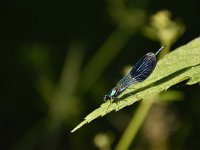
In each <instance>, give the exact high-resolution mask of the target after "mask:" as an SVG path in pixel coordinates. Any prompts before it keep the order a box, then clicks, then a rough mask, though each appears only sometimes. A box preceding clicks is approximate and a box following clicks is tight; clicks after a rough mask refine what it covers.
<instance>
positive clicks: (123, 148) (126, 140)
mask: <svg viewBox="0 0 200 150" xmlns="http://www.w3.org/2000/svg"><path fill="white" fill-rule="evenodd" d="M154 99H155V97H153V98H152V99H147V100H143V101H142V102H141V104H140V105H139V107H138V109H137V111H136V112H135V115H134V116H133V118H132V119H131V121H130V123H129V125H128V127H127V128H126V130H125V132H124V134H123V135H122V137H121V139H120V141H119V143H118V145H117V146H116V148H115V150H127V149H128V148H129V146H130V144H131V143H132V141H133V140H134V138H135V136H136V134H137V132H138V130H139V129H140V127H141V125H142V123H143V121H144V119H145V117H146V116H147V113H148V112H149V110H150V108H151V106H152V104H153V102H154Z"/></svg>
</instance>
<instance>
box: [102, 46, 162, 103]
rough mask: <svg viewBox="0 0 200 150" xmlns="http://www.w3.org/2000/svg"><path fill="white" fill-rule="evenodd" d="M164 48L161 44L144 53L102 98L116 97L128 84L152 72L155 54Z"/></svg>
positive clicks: (136, 81)
mask: <svg viewBox="0 0 200 150" xmlns="http://www.w3.org/2000/svg"><path fill="white" fill-rule="evenodd" d="M163 48H164V46H162V47H161V48H160V49H159V50H158V51H157V52H156V53H152V52H150V53H147V54H146V55H144V56H143V57H142V58H141V59H140V60H139V61H138V62H137V63H136V64H135V65H134V66H133V68H132V69H131V71H130V72H129V73H128V74H127V75H126V76H124V77H123V78H122V79H121V80H120V81H119V82H118V83H117V85H116V86H115V87H114V88H113V89H112V90H111V91H110V92H109V93H108V94H106V95H105V96H104V100H105V101H107V100H109V99H113V100H114V99H116V98H117V96H118V95H119V94H121V93H122V92H123V91H124V90H125V89H127V88H128V87H129V86H130V85H132V84H135V83H138V82H142V81H144V80H145V79H146V78H147V77H148V76H150V74H151V73H152V72H153V70H154V68H155V66H156V62H157V61H156V55H157V54H158V53H159V52H160V51H161V50H162V49H163Z"/></svg>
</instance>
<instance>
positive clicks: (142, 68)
mask: <svg viewBox="0 0 200 150" xmlns="http://www.w3.org/2000/svg"><path fill="white" fill-rule="evenodd" d="M155 66H156V56H155V54H154V53H151V52H150V53H147V54H146V55H144V56H143V57H142V58H141V59H140V60H139V61H138V62H137V63H136V64H135V65H134V67H133V68H132V70H131V71H130V75H131V77H132V78H134V79H135V80H136V81H138V82H141V81H144V80H145V79H146V78H147V77H148V76H149V75H150V74H151V73H152V72H153V70H154V68H155Z"/></svg>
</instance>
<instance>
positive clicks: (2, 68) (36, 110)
mask: <svg viewBox="0 0 200 150" xmlns="http://www.w3.org/2000/svg"><path fill="white" fill-rule="evenodd" d="M109 2H110V1H94V0H85V1H81V0H77V1H67V0H65V1H62V0H59V1H51V0H49V1H45V0H44V1H37V0H34V1H33V0H30V1H25V0H18V1H9V0H8V1H1V4H0V8H1V9H0V10H1V11H0V17H1V21H0V41H1V42H0V50H1V54H0V87H1V92H0V111H1V113H0V119H1V123H0V133H1V139H0V149H4V150H6V149H13V150H18V149H19V150H31V149H33V150H34V149H41V150H44V149H48V150H54V149H56V150H57V149H73V150H74V149H98V148H97V146H96V144H95V142H94V140H95V137H97V136H98V135H101V134H103V135H105V136H106V137H108V138H109V140H108V141H111V144H110V145H111V147H112V148H114V147H115V145H116V144H117V142H118V140H119V138H120V136H121V134H122V133H123V130H124V129H125V127H126V125H127V124H128V122H129V120H130V118H131V116H132V114H133V111H134V110H135V109H136V108H137V105H138V103H136V104H135V105H133V106H130V107H128V108H125V109H123V110H121V111H120V112H116V113H111V114H108V115H107V116H105V117H103V118H100V119H97V120H95V121H93V122H92V123H90V124H88V125H86V126H84V127H82V128H81V129H80V130H78V131H77V132H75V133H73V134H71V133H70V131H71V130H72V129H73V128H74V127H75V126H76V125H77V124H78V123H79V122H80V121H82V119H83V118H84V117H85V116H86V115H87V114H88V113H89V112H91V111H92V110H94V109H95V108H97V107H98V106H99V105H100V104H101V103H102V101H103V100H102V97H103V96H104V94H105V93H106V92H107V91H109V90H110V89H111V88H112V86H113V85H114V84H115V83H116V81H117V80H119V79H120V78H121V76H122V74H121V72H122V70H123V68H124V67H125V66H126V65H133V63H135V62H136V61H137V60H138V58H140V57H141V56H142V55H143V54H145V53H147V52H149V51H156V50H157V49H158V48H159V47H160V44H159V42H155V41H152V40H150V39H148V38H147V37H145V36H144V35H143V34H142V33H141V28H142V26H144V25H145V24H147V22H148V18H149V16H151V15H153V14H155V13H156V12H157V11H159V10H163V9H165V10H168V11H170V12H171V14H172V18H178V19H180V20H181V21H182V23H183V24H184V25H185V27H186V30H185V33H184V34H183V35H182V36H181V37H180V38H179V39H178V40H177V42H176V43H175V44H174V45H173V46H172V49H174V48H176V47H178V46H180V45H183V44H186V43H187V42H189V41H191V40H192V39H194V38H196V37H198V36H199V33H200V28H199V27H200V17H199V15H200V9H199V6H200V4H199V2H198V1H195V0H190V1H187V0H183V1H178V0H173V1H172V0H165V1H158V0H157V1H156V0H154V1H145V0H144V1H139V0H133V1H131V0H129V1H127V3H126V4H127V5H128V6H130V7H131V8H133V9H135V8H137V9H140V10H142V11H143V13H144V14H145V17H144V20H143V23H142V26H141V28H140V27H136V28H135V29H134V30H135V31H134V32H133V33H132V34H131V35H129V36H127V37H128V38H127V39H126V40H125V41H126V42H125V44H123V46H121V48H120V52H119V53H116V54H115V55H114V56H113V57H112V58H111V59H110V62H109V61H108V62H106V65H105V67H104V68H103V71H102V74H101V75H100V77H99V78H97V79H96V80H95V81H94V82H93V83H92V84H91V86H88V87H87V82H88V83H89V82H90V78H91V77H92V76H93V75H94V74H95V70H93V72H90V73H88V74H86V75H87V76H86V77H85V76H84V75H83V76H82V74H83V73H82V71H83V70H84V68H85V66H87V64H88V63H90V62H91V61H90V60H91V59H92V58H94V56H95V55H96V54H97V51H98V50H99V48H100V47H102V45H103V44H104V43H105V41H107V39H108V38H109V37H110V35H111V34H113V33H114V32H115V31H116V28H118V24H117V21H116V20H115V19H113V18H114V17H113V16H112V15H111V13H110V12H111V6H110V5H111V4H110V3H109ZM129 4H130V5H129ZM136 22H137V21H136ZM126 34H127V33H126ZM126 34H125V35H126ZM116 42H117V41H116ZM111 49H112V46H111ZM108 53H109V52H108ZM106 56H107V55H106V53H105V56H104V57H106ZM104 57H102V59H101V61H102V62H104ZM101 61H100V62H99V64H101ZM65 62H66V63H65ZM65 64H67V65H65ZM64 68H66V70H68V71H67V73H66V74H67V75H69V77H68V78H67V81H69V82H66V83H65V82H64V83H65V84H64V85H62V83H63V82H62V80H60V77H61V74H62V72H63V69H64ZM74 68H75V69H74ZM96 68H98V65H97V66H96ZM74 70H75V71H74ZM66 74H65V73H64V75H66ZM90 76H91V77H90ZM60 81H61V82H60ZM59 85H60V86H59ZM74 85H75V86H74ZM62 87H63V88H62ZM86 87H87V88H86ZM65 88H66V89H65ZM60 89H61V90H60ZM172 89H175V90H179V91H181V93H182V94H183V95H184V98H183V99H182V101H178V102H177V101H175V102H171V103H170V104H168V105H167V106H166V107H167V108H165V109H167V110H168V113H166V116H168V114H169V113H172V112H173V114H175V116H176V117H175V118H176V119H177V118H178V119H177V120H178V123H176V127H175V128H173V131H170V135H169V136H168V139H167V141H168V142H167V143H168V149H174V150H176V149H185V150H187V149H192V150H198V149H200V138H199V134H200V111H199V110H200V109H199V107H200V94H199V89H200V88H199V85H197V84H196V85H192V86H184V83H183V84H180V85H178V86H174V87H173V88H172ZM65 90H66V93H65ZM70 90H72V91H70ZM60 91H61V92H60ZM69 93H70V94H69ZM59 94H60V95H62V96H61V97H59ZM58 99H60V101H58ZM65 99H66V101H65ZM164 118H165V117H164ZM161 121H162V120H161ZM155 128H156V127H155ZM147 143H149V141H148V138H146V140H145V135H144V134H143V132H142V131H139V133H138V136H137V138H136V139H135V141H134V142H133V144H132V146H131V148H132V149H151V148H150V147H149V146H148V144H147ZM108 147H109V146H108Z"/></svg>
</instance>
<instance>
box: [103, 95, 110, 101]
mask: <svg viewBox="0 0 200 150" xmlns="http://www.w3.org/2000/svg"><path fill="white" fill-rule="evenodd" d="M103 99H104V101H107V100H110V99H111V97H110V96H109V95H105V96H104V98H103Z"/></svg>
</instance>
